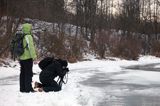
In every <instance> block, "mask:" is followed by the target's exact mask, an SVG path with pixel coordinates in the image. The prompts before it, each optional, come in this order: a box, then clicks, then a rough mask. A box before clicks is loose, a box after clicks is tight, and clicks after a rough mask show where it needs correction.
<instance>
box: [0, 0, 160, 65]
mask: <svg viewBox="0 0 160 106" xmlns="http://www.w3.org/2000/svg"><path fill="white" fill-rule="evenodd" d="M25 18H29V19H38V20H41V21H45V22H50V23H53V24H55V23H56V24H57V27H53V28H52V30H51V31H50V30H48V29H45V30H43V31H41V32H39V33H38V35H39V36H40V37H39V39H38V40H37V43H36V45H37V48H38V49H39V50H37V51H39V52H38V53H39V57H43V56H45V54H46V51H47V52H49V53H50V54H52V55H55V56H56V57H60V58H66V59H68V60H69V61H70V62H75V61H77V60H81V59H82V58H83V54H84V53H92V54H94V55H96V56H97V57H98V58H105V57H107V56H115V57H120V58H125V59H137V57H138V56H139V55H140V54H142V55H154V56H160V1H159V0H121V1H117V0H73V1H70V0H23V1H22V0H0V57H9V55H10V54H9V44H10V40H11V38H12V36H13V35H14V34H15V33H16V31H17V28H18V25H19V24H21V23H22V21H23V19H25ZM73 26H74V27H73ZM73 28H74V31H75V33H74V36H71V35H73V34H72V32H71V30H72V29H73ZM65 29H68V32H70V33H66V32H65Z"/></svg>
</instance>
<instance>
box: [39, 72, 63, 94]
mask: <svg viewBox="0 0 160 106" xmlns="http://www.w3.org/2000/svg"><path fill="white" fill-rule="evenodd" d="M40 81H41V83H42V86H43V90H44V91H45V92H49V91H55V92H57V91H60V90H61V86H60V85H58V84H57V82H56V81H55V80H53V79H52V78H51V77H47V76H45V75H41V74H40Z"/></svg>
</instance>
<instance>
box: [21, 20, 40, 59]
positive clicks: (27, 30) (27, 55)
mask: <svg viewBox="0 0 160 106" xmlns="http://www.w3.org/2000/svg"><path fill="white" fill-rule="evenodd" d="M31 30H32V25H31V24H28V23H26V24H23V25H22V31H23V33H24V34H25V37H24V39H23V46H24V48H25V49H24V53H23V54H22V55H21V56H20V58H19V59H20V60H27V59H35V58H37V55H36V50H35V46H34V42H33V37H32V35H31ZM27 44H28V45H27Z"/></svg>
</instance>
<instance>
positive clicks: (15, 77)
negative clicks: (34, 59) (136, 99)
mask: <svg viewBox="0 0 160 106" xmlns="http://www.w3.org/2000/svg"><path fill="white" fill-rule="evenodd" d="M90 58H91V57H90ZM151 63H160V58H156V57H152V56H142V57H140V59H139V60H138V61H128V60H121V59H115V61H113V60H109V59H108V60H107V59H106V60H97V59H94V58H91V61H83V62H77V63H72V64H69V66H68V67H69V69H70V72H69V79H68V83H67V84H66V85H63V88H62V91H60V92H49V93H45V92H36V93H20V92H19V64H18V62H13V63H12V64H13V66H14V65H17V66H16V67H14V68H11V67H0V106H98V104H99V103H100V102H102V100H103V99H104V98H108V99H110V98H113V97H114V96H113V95H112V93H113V92H114V93H117V94H119V95H122V94H124V92H125V93H126V94H129V93H134V94H135V93H136V94H142V95H152V96H158V95H160V91H159V88H155V89H154V88H151V87H150V88H149V89H133V90H132V92H131V91H130V89H128V88H123V89H122V88H121V87H120V88H118V87H117V86H115V85H112V86H107V85H105V84H107V81H109V80H114V82H112V83H113V84H118V83H123V84H137V85H145V86H148V85H155V84H156V85H160V77H159V76H160V72H154V71H153V72H152V71H143V70H131V69H125V68H124V67H127V66H131V65H146V64H151ZM155 67H156V68H157V67H160V65H156V66H155ZM33 70H34V72H35V73H39V72H40V71H41V70H40V69H39V67H38V65H34V68H33ZM117 73H119V74H117ZM101 74H102V75H103V77H102V76H101V77H100V76H99V77H98V76H97V77H95V80H96V79H97V78H99V81H100V82H103V83H101V84H100V85H98V83H97V82H95V83H94V81H88V82H87V79H89V78H93V80H94V77H93V76H96V75H101ZM33 81H39V79H38V74H36V75H34V77H33ZM90 82H91V83H92V84H90ZM93 84H95V85H96V86H92V85H93ZM102 84H104V86H105V87H104V86H103V85H102ZM103 88H104V89H103ZM105 89H107V92H106V91H105ZM104 92H105V93H104ZM113 106H114V105H113ZM116 106H119V105H116ZM125 106H127V105H125Z"/></svg>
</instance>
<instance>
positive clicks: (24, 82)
mask: <svg viewBox="0 0 160 106" xmlns="http://www.w3.org/2000/svg"><path fill="white" fill-rule="evenodd" d="M20 66H21V67H20V91H21V92H30V91H33V88H32V85H31V83H32V77H33V72H32V67H33V59H28V60H20Z"/></svg>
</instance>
